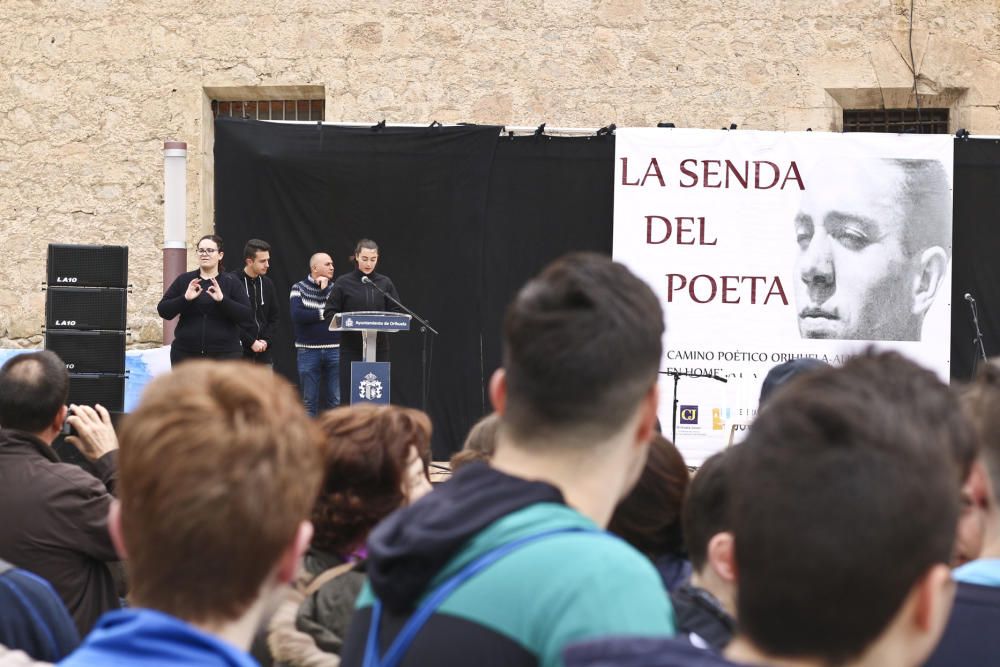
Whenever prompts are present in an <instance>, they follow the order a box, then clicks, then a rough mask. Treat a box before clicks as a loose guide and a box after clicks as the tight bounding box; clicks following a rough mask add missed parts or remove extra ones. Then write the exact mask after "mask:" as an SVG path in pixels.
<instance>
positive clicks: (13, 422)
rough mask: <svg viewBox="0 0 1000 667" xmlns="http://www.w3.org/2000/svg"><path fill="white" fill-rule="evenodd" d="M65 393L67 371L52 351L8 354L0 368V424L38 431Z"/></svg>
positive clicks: (56, 410)
mask: <svg viewBox="0 0 1000 667" xmlns="http://www.w3.org/2000/svg"><path fill="white" fill-rule="evenodd" d="M68 396H69V373H67V372H66V365H65V364H64V363H63V362H62V360H60V359H59V357H57V356H56V355H55V354H54V353H53V352H51V351H49V350H45V351H42V352H31V353H28V354H19V355H18V356H16V357H13V358H11V359H10V360H8V361H7V363H5V364H4V365H3V368H0V426H2V427H3V428H11V429H16V430H18V431H27V432H28V433H40V432H42V431H44V430H45V429H46V428H48V426H49V425H50V424H51V423H52V422H53V420H55V418H56V416H57V415H58V414H59V413H60V411H61V410H62V407H63V405H65V403H66V399H67V397H68Z"/></svg>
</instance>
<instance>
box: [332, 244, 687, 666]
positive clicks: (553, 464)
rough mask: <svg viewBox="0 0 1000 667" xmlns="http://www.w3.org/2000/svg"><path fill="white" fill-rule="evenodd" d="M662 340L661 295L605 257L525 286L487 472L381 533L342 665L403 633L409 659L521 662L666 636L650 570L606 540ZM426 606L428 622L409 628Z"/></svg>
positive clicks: (648, 424)
mask: <svg viewBox="0 0 1000 667" xmlns="http://www.w3.org/2000/svg"><path fill="white" fill-rule="evenodd" d="M662 336H663V312H662V310H661V308H660V305H659V302H658V300H657V298H656V296H655V295H654V294H653V292H652V290H650V288H649V287H648V286H647V285H645V284H644V283H643V282H642V281H640V280H639V279H638V278H636V277H635V276H634V275H633V274H632V273H630V272H629V271H628V269H626V268H625V267H624V266H622V265H621V264H616V263H613V262H611V261H610V260H609V259H608V258H606V257H602V256H599V255H595V254H574V255H568V256H566V257H564V258H563V259H561V260H558V261H556V262H555V263H553V264H552V265H550V266H549V267H548V268H547V269H545V270H544V271H543V272H542V273H541V274H540V275H539V276H538V277H537V278H536V279H534V280H532V281H531V282H529V283H528V284H527V285H526V286H525V287H524V288H523V289H522V290H521V291H520V292H519V294H518V295H517V297H516V298H515V300H514V302H513V303H512V304H511V305H510V307H509V308H508V310H507V313H506V316H505V319H504V325H503V368H501V369H499V370H498V371H497V372H496V373H494V375H493V378H492V379H491V382H490V398H491V399H492V402H493V406H494V408H495V409H496V412H497V414H498V415H499V416H500V428H499V433H498V436H497V449H496V454H495V455H494V458H493V460H492V466H486V465H485V464H481V463H473V464H470V465H468V466H466V467H464V468H463V469H462V470H461V471H459V472H458V473H457V474H456V475H455V477H454V478H452V480H451V481H449V482H447V483H446V484H444V485H443V486H442V487H440V488H439V489H437V490H436V491H435V492H433V493H431V494H429V495H428V496H426V497H424V498H423V499H421V500H420V501H419V502H417V503H415V504H414V505H412V506H410V507H408V508H406V509H403V510H400V511H398V512H396V513H395V514H393V515H391V516H390V517H389V518H388V519H387V520H386V521H384V522H383V523H382V524H380V526H379V527H378V528H376V530H375V531H374V532H373V533H372V535H371V536H370V539H369V542H368V556H369V561H368V563H369V569H368V574H369V578H370V583H369V584H368V585H366V588H365V589H364V590H363V591H362V593H361V595H360V597H359V599H358V603H357V611H356V613H355V617H354V619H353V621H352V623H351V627H350V631H349V633H348V638H347V641H346V643H345V646H344V650H343V652H342V654H341V656H342V661H343V662H342V664H343V665H344V666H345V667H354V666H356V665H361V664H363V660H364V655H365V653H366V643H367V644H369V646H368V647H367V649H368V650H369V652H371V650H372V649H373V647H374V650H375V651H377V652H378V653H379V655H385V653H386V650H387V648H388V647H389V645H390V644H392V643H393V642H395V641H396V640H397V638H399V637H401V638H402V639H401V640H400V641H405V640H406V639H407V638H412V643H411V644H409V646H408V647H407V648H405V649H402V650H399V649H397V651H400V652H401V653H402V654H403V655H402V662H401V663H400V664H402V665H431V664H433V665H435V666H436V667H450V666H452V665H470V664H474V665H477V666H479V667H483V666H485V665H498V666H500V665H503V666H504V667H517V666H518V665H546V666H555V665H561V664H562V658H561V654H562V650H563V648H564V647H565V646H566V644H568V643H570V642H573V641H578V640H581V639H587V638H592V637H598V636H603V635H608V634H617V635H630V636H647V637H648V636H661V637H665V636H670V635H672V634H673V618H672V617H673V613H672V610H671V608H670V602H669V600H668V598H667V595H666V592H665V591H664V588H663V584H662V582H661V580H660V577H659V575H658V574H657V572H656V570H655V569H654V568H653V566H652V564H651V563H650V562H649V561H648V560H647V559H646V558H644V557H643V556H642V555H641V554H639V553H638V552H637V551H635V550H634V549H633V548H632V547H630V546H628V545H627V544H626V543H625V542H623V541H621V540H619V539H618V538H615V537H612V536H610V535H609V534H607V533H605V532H604V531H603V530H602V529H603V528H604V527H605V526H606V525H607V523H608V521H609V519H610V517H611V514H612V512H613V511H614V508H615V506H616V504H617V503H618V502H619V501H620V500H621V499H622V498H623V497H624V496H625V495H626V494H627V493H628V491H629V490H630V489H631V488H632V486H633V485H634V484H635V482H636V480H637V479H638V476H639V474H640V472H641V471H642V468H643V464H644V460H645V457H646V453H647V450H648V446H649V442H650V440H651V439H652V437H653V424H654V422H655V420H656V408H657V401H658V396H659V394H658V391H657V386H656V379H657V369H658V368H659V362H660V355H661V351H662V344H661V339H662ZM498 549H499V551H498ZM484 559H485V560H484ZM470 563H477V564H478V565H477V567H479V568H481V569H480V571H479V572H478V573H477V574H475V575H474V576H471V577H469V578H465V579H464V580H462V581H461V583H460V584H459V583H458V582H459V581H460V580H456V579H455V577H456V575H458V573H459V572H463V573H467V570H466V568H467V566H469V565H470ZM449 581H450V582H452V585H454V586H456V587H455V588H454V589H453V590H451V591H450V593H449V594H447V595H445V594H443V593H440V591H441V590H442V589H440V587H441V586H442V584H444V583H445V582H449ZM435 591H438V592H439V595H434V592H435ZM429 598H439V599H440V598H443V600H442V602H441V604H440V606H437V607H433V606H429V604H428V599H429ZM418 607H420V608H421V609H422V613H428V612H432V613H430V614H429V617H428V618H427V619H426V623H422V624H421V623H419V622H417V621H413V622H414V623H415V624H417V625H419V626H420V627H418V628H415V630H410V631H405V632H400V628H401V627H402V626H403V625H404V624H405V623H407V621H408V620H409V619H411V618H417V617H414V616H413V614H414V610H415V609H416V608H418ZM370 633H372V634H371V636H369V635H370ZM390 657H391V656H390Z"/></svg>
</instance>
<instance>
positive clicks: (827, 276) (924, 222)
mask: <svg viewBox="0 0 1000 667" xmlns="http://www.w3.org/2000/svg"><path fill="white" fill-rule="evenodd" d="M814 174H815V175H814V176H813V177H812V178H811V179H810V180H811V183H810V185H811V187H810V188H808V189H807V190H806V191H805V192H804V193H803V199H802V203H801V206H800V209H799V212H798V214H797V215H796V216H795V236H796V241H797V243H798V254H797V256H796V262H795V281H794V284H795V299H796V309H797V313H798V326H799V334H800V335H801V336H802V337H803V338H826V339H843V340H900V341H905V340H920V330H921V326H922V324H923V319H924V316H925V315H926V314H927V310H928V309H929V308H930V306H931V304H932V303H933V302H934V299H935V297H936V296H937V295H938V292H939V289H940V287H941V284H942V282H943V279H944V277H945V274H946V271H947V266H948V257H949V254H950V247H951V197H950V191H949V187H948V177H947V174H946V172H945V170H944V167H943V165H942V164H941V163H940V162H937V161H935V160H899V159H884V160H877V159H874V160H854V161H848V160H840V161H836V160H835V161H830V162H827V163H819V164H818V165H817V167H816V168H815V170H814Z"/></svg>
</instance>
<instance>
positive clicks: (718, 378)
mask: <svg viewBox="0 0 1000 667" xmlns="http://www.w3.org/2000/svg"><path fill="white" fill-rule="evenodd" d="M708 377H710V378H712V379H713V380H718V381H719V382H726V383H728V382H729V380H727V379H726V378H724V377H722V376H720V375H715V374H714V373H713V374H712V375H709V376H708Z"/></svg>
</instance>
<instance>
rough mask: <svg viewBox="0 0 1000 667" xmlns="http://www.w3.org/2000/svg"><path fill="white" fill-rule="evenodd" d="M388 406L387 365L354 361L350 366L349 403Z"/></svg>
mask: <svg viewBox="0 0 1000 667" xmlns="http://www.w3.org/2000/svg"><path fill="white" fill-rule="evenodd" d="M350 402H351V403H352V404H356V403H378V404H381V405H388V404H389V363H388V362H384V361H382V362H380V361H376V362H364V361H355V362H353V363H352V364H351V401H350Z"/></svg>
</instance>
